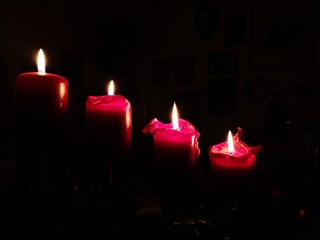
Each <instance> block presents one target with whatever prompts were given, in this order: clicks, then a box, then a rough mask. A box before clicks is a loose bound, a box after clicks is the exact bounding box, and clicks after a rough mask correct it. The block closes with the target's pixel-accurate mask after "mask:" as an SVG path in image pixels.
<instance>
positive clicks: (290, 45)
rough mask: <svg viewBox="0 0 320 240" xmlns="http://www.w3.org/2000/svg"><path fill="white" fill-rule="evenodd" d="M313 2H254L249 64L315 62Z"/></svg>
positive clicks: (263, 65)
mask: <svg viewBox="0 0 320 240" xmlns="http://www.w3.org/2000/svg"><path fill="white" fill-rule="evenodd" d="M314 5H315V4H314V0H296V1H291V0H282V1H274V2H271V3H266V4H258V5H253V6H252V8H251V16H250V17H251V36H250V47H249V67H250V68H265V67H277V66H293V65H295V66H297V65H310V64H313V63H314V60H315V54H314V53H315V51H314V43H315V31H314V30H315V28H314V24H315V14H314V12H315V6H314Z"/></svg>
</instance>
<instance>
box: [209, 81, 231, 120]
mask: <svg viewBox="0 0 320 240" xmlns="http://www.w3.org/2000/svg"><path fill="white" fill-rule="evenodd" d="M208 101H209V102H208V107H209V109H208V114H209V115H230V114H235V113H236V110H237V81H236V79H235V78H227V79H211V80H209V88H208Z"/></svg>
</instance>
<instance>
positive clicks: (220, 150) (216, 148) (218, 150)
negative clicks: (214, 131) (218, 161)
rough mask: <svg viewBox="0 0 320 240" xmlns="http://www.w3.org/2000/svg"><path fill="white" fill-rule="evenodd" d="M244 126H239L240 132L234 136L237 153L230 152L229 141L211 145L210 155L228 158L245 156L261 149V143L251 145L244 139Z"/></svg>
mask: <svg viewBox="0 0 320 240" xmlns="http://www.w3.org/2000/svg"><path fill="white" fill-rule="evenodd" d="M242 138H243V135H242V128H240V127H238V132H237V133H236V134H235V135H234V136H233V143H234V149H235V152H236V153H237V154H229V153H228V151H227V149H228V143H227V141H225V142H222V143H219V144H216V145H213V146H211V147H209V154H210V156H214V157H227V158H237V157H244V156H246V155H251V154H256V153H258V152H259V151H260V150H261V149H262V146H261V145H257V146H249V145H248V144H246V143H245V142H243V141H242Z"/></svg>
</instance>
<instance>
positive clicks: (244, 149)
mask: <svg viewBox="0 0 320 240" xmlns="http://www.w3.org/2000/svg"><path fill="white" fill-rule="evenodd" d="M241 137H242V129H241V128H238V132H237V134H236V135H235V136H234V137H232V134H231V132H230V131H229V134H228V141H227V142H223V143H220V144H217V145H214V146H211V147H209V155H210V163H211V168H212V170H213V173H214V175H215V177H216V178H218V179H224V180H230V181H233V180H234V178H237V179H238V180H241V178H243V177H246V176H250V175H252V174H253V173H254V172H255V166H256V154H257V153H258V152H259V151H260V150H261V145H258V146H254V147H251V146H248V145H247V144H246V143H244V142H242V141H241Z"/></svg>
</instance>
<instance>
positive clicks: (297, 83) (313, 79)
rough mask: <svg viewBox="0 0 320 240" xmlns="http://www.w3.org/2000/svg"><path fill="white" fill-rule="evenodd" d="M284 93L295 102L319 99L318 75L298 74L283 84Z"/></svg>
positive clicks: (319, 81) (319, 85) (319, 78)
mask: <svg viewBox="0 0 320 240" xmlns="http://www.w3.org/2000/svg"><path fill="white" fill-rule="evenodd" d="M285 94H286V97H288V98H289V99H290V100H292V101H295V102H303V103H309V102H314V101H318V100H319V99H320V76H317V75H298V76H294V77H292V78H290V79H289V80H288V81H287V82H286V84H285Z"/></svg>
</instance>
